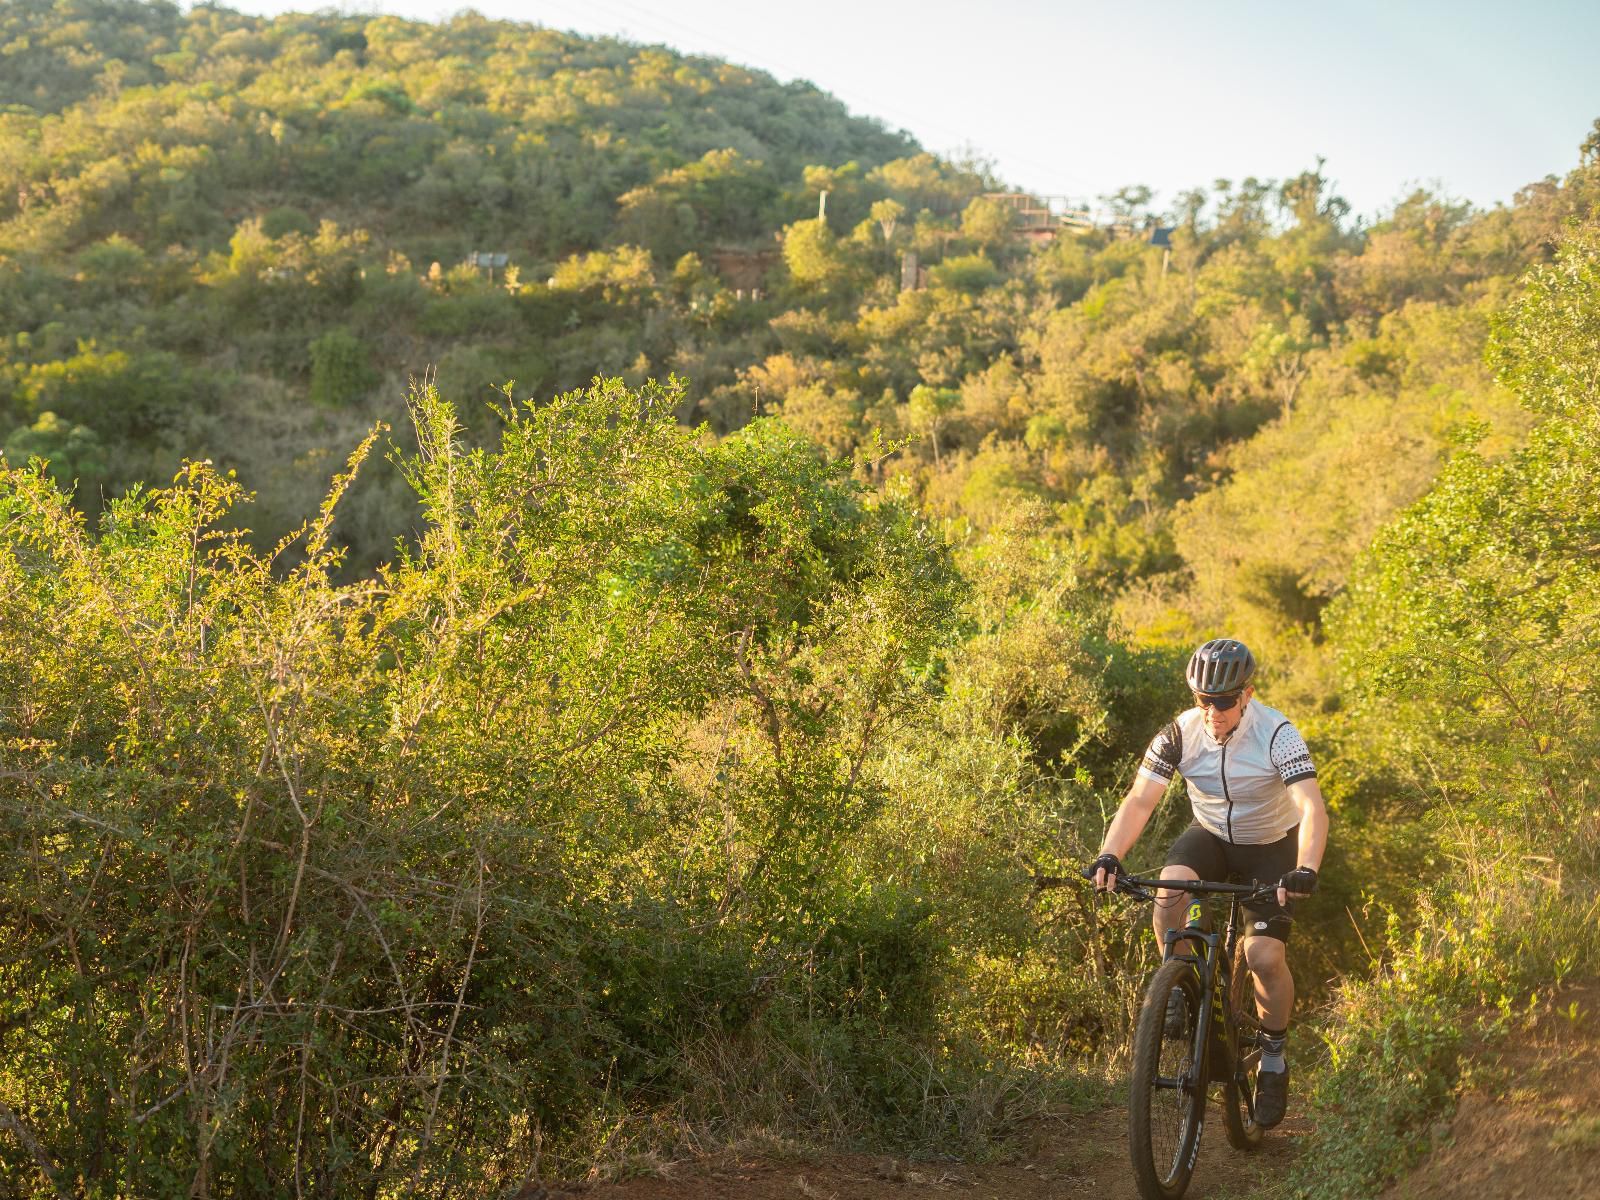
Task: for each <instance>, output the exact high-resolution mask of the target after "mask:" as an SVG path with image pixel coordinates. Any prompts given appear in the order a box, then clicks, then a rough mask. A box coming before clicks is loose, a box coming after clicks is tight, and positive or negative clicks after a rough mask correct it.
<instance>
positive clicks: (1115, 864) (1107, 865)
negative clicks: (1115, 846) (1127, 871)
mask: <svg viewBox="0 0 1600 1200" xmlns="http://www.w3.org/2000/svg"><path fill="white" fill-rule="evenodd" d="M1102 868H1103V869H1104V870H1105V873H1106V875H1107V877H1108V878H1109V880H1110V881H1111V882H1113V883H1115V881H1116V877H1117V876H1118V875H1121V874H1122V873H1123V871H1122V860H1121V859H1120V858H1118V857H1117V856H1116V855H1115V854H1102V855H1101V856H1100V857H1099V858H1097V859H1095V860H1094V861H1093V862H1092V863H1090V864H1089V865H1088V866H1087V867H1085V868H1084V869H1083V877H1084V878H1085V879H1093V878H1094V873H1095V872H1096V871H1099V870H1101V869H1102Z"/></svg>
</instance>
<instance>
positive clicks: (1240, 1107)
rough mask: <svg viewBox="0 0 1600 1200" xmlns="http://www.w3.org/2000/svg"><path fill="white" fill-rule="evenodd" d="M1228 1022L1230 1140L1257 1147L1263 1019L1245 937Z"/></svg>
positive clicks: (1225, 1101)
mask: <svg viewBox="0 0 1600 1200" xmlns="http://www.w3.org/2000/svg"><path fill="white" fill-rule="evenodd" d="M1228 1024H1229V1027H1230V1028H1231V1029H1232V1031H1233V1062H1232V1063H1231V1064H1230V1067H1231V1070H1230V1071H1229V1073H1228V1080H1227V1083H1226V1084H1225V1085H1224V1087H1223V1090H1222V1113H1223V1118H1224V1120H1223V1124H1224V1125H1225V1126H1226V1127H1227V1130H1228V1142H1229V1144H1231V1145H1232V1146H1233V1148H1234V1149H1235V1150H1254V1149H1255V1148H1256V1147H1257V1146H1259V1145H1261V1136H1262V1129H1261V1126H1260V1125H1258V1124H1257V1123H1256V1076H1257V1074H1258V1073H1259V1071H1260V1068H1261V1045H1260V1042H1259V1041H1258V1040H1257V1036H1258V1035H1259V1033H1260V1031H1261V1021H1260V1018H1259V1017H1257V1015H1256V981H1255V976H1254V975H1252V974H1251V973H1250V964H1249V963H1248V962H1246V961H1245V957H1244V939H1243V938H1240V939H1239V943H1238V945H1237V947H1236V948H1235V950H1234V954H1233V976H1232V978H1231V979H1230V980H1229V984H1228Z"/></svg>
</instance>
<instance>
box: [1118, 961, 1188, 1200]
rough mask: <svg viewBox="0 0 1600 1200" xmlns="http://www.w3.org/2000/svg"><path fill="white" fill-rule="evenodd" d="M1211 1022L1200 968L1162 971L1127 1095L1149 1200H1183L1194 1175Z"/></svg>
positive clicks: (1138, 1167) (1131, 1138)
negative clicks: (1206, 1029)
mask: <svg viewBox="0 0 1600 1200" xmlns="http://www.w3.org/2000/svg"><path fill="white" fill-rule="evenodd" d="M1173 997H1176V999H1173ZM1169 1006H1170V1008H1171V1012H1170V1017H1171V1019H1170V1020H1169ZM1205 1016H1206V1013H1205V1008H1204V1005H1203V1004H1202V1003H1201V995H1200V977H1199V975H1198V974H1196V972H1195V968H1194V964H1193V963H1190V962H1184V961H1182V960H1181V959H1175V960H1172V961H1169V962H1165V963H1162V964H1161V967H1160V968H1159V969H1158V970H1157V971H1156V973H1155V975H1154V976H1153V977H1152V978H1151V980H1150V987H1149V988H1148V990H1147V991H1146V992H1145V998H1144V1007H1143V1008H1142V1009H1141V1010H1140V1012H1139V1023H1138V1025H1137V1027H1136V1028H1135V1029H1134V1034H1133V1077H1132V1080H1131V1084H1130V1087H1129V1095H1128V1150H1129V1152H1130V1153H1131V1154H1132V1156H1133V1173H1134V1177H1135V1178H1136V1179H1137V1180H1138V1183H1139V1195H1140V1196H1142V1197H1144V1200H1178V1197H1179V1196H1182V1195H1183V1193H1184V1189H1185V1188H1187V1187H1188V1186H1189V1177H1190V1175H1192V1174H1193V1173H1194V1164H1195V1159H1196V1158H1197V1157H1199V1154H1200V1130H1201V1127H1202V1125H1203V1124H1204V1122H1205V1103H1206V1072H1205V1064H1203V1063H1197V1062H1195V1061H1194V1045H1195V1040H1196V1039H1195V1034H1196V1030H1197V1027H1198V1025H1199V1022H1200V1021H1202V1020H1204V1019H1205Z"/></svg>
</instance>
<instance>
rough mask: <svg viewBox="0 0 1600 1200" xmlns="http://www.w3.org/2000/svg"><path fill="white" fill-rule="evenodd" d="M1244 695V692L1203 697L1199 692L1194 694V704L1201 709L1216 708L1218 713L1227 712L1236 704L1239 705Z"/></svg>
mask: <svg viewBox="0 0 1600 1200" xmlns="http://www.w3.org/2000/svg"><path fill="white" fill-rule="evenodd" d="M1242 695H1244V692H1243V691H1237V692H1229V693H1228V694H1227V695H1225V696H1202V695H1201V694H1200V693H1199V692H1196V693H1195V694H1194V702H1195V703H1196V704H1198V705H1199V706H1200V707H1201V708H1214V709H1216V710H1217V711H1218V712H1227V711H1228V710H1229V709H1230V708H1232V707H1233V706H1234V705H1235V704H1237V703H1239V697H1240V696H1242Z"/></svg>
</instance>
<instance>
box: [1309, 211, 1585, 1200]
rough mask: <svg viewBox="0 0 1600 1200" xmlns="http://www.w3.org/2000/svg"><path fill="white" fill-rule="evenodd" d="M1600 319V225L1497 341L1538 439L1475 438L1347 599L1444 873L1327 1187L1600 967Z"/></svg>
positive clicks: (1381, 1003)
mask: <svg viewBox="0 0 1600 1200" xmlns="http://www.w3.org/2000/svg"><path fill="white" fill-rule="evenodd" d="M1597 312H1600V223H1596V222H1594V221H1590V222H1588V223H1585V224H1580V225H1575V226H1574V227H1573V228H1572V229H1571V230H1570V231H1569V232H1568V233H1567V235H1566V236H1565V237H1563V239H1562V242H1561V246H1560V249H1559V251H1558V253H1557V255H1556V257H1555V260H1554V261H1553V262H1552V263H1550V264H1548V265H1545V266H1541V267H1539V268H1537V269H1535V270H1534V271H1532V272H1530V273H1529V275H1528V277H1527V279H1526V281H1525V286H1524V289H1523V292H1522V294H1521V296H1520V297H1518V298H1517V299H1516V300H1515V301H1514V302H1513V303H1512V304H1511V305H1510V306H1509V307H1508V309H1507V311H1506V313H1505V314H1504V317H1503V318H1502V319H1501V321H1500V322H1499V327H1498V329H1497V335H1496V338H1495V340H1494V342H1493V344H1492V346H1491V355H1490V357H1491V359H1492V360H1493V361H1494V362H1495V363H1496V364H1497V365H1498V366H1499V368H1500V372H1501V378H1502V379H1503V380H1504V382H1505V383H1506V384H1507V386H1509V387H1512V388H1515V389H1516V390H1517V392H1518V394H1519V395H1520V397H1521V399H1522V401H1523V403H1524V404H1525V405H1526V407H1527V408H1528V409H1529V410H1530V412H1531V413H1532V414H1534V415H1535V416H1537V417H1538V418H1540V423H1539V424H1538V425H1537V426H1536V427H1535V428H1534V429H1533V430H1532V432H1531V434H1530V435H1529V437H1528V440H1527V444H1526V445H1525V446H1524V447H1523V448H1521V449H1519V450H1517V451H1516V452H1515V453H1513V454H1511V455H1509V456H1507V457H1506V458H1504V459H1502V460H1500V461H1495V462H1491V461H1487V460H1486V459H1485V458H1483V457H1482V456H1481V454H1480V453H1479V452H1478V451H1477V450H1476V449H1474V448H1472V447H1471V446H1465V447H1463V448H1462V449H1461V450H1460V451H1459V452H1458V453H1456V454H1455V455H1454V456H1453V457H1452V459H1451V461H1450V462H1449V463H1448V464H1447V465H1446V467H1445V469H1444V470H1443V471H1442V472H1441V473H1440V475H1439V478H1438V480H1437V481H1436V482H1435V483H1434V485H1433V487H1432V488H1431V489H1430V490H1429V492H1428V493H1427V495H1426V496H1424V497H1423V498H1422V499H1421V500H1419V501H1418V502H1417V503H1416V504H1414V505H1412V506H1411V507H1410V508H1408V509H1406V510H1405V512H1404V513H1402V514H1401V515H1400V516H1399V518H1398V519H1396V520H1394V521H1393V522H1391V523H1390V524H1389V525H1388V526H1387V527H1386V528H1385V529H1384V530H1383V532H1382V534H1381V535H1380V537H1379V538H1378V539H1377V541H1376V543H1375V544H1374V545H1373V546H1372V548H1371V549H1370V550H1369V551H1368V552H1367V553H1366V554H1365V555H1363V556H1362V558H1361V560H1360V562H1359V565H1358V568H1357V570H1356V572H1355V574H1354V576H1353V578H1352V580H1351V583H1350V586H1349V588H1348V589H1347V590H1346V591H1345V592H1344V594H1343V595H1342V596H1341V597H1340V598H1339V600H1338V601H1337V602H1336V605H1335V611H1334V614H1333V619H1332V620H1331V621H1330V635H1331V637H1332V639H1333V641H1334V642H1335V643H1336V644H1337V645H1338V647H1339V652H1340V655H1341V658H1342V660H1343V665H1344V668H1345V672H1346V675H1347V677H1348V679H1349V681H1350V684H1351V686H1350V689H1349V694H1350V695H1351V697H1352V699H1353V700H1354V709H1355V712H1354V714H1353V715H1354V716H1355V717H1356V719H1357V720H1358V721H1359V722H1360V724H1361V727H1362V730H1363V733H1362V736H1361V738H1360V741H1361V744H1362V745H1363V747H1364V749H1365V750H1366V751H1367V753H1368V754H1370V755H1371V760H1372V762H1373V764H1374V765H1378V766H1381V767H1382V768H1384V769H1386V770H1387V771H1389V772H1391V773H1393V774H1395V775H1397V776H1400V777H1401V778H1403V779H1407V780H1408V781H1409V783H1410V789H1408V790H1411V789H1414V790H1413V791H1412V794H1413V795H1417V796H1420V797H1425V798H1426V801H1427V803H1428V811H1427V813H1426V817H1425V826H1426V827H1427V828H1429V829H1431V830H1432V831H1433V833H1434V836H1435V844H1436V847H1437V848H1436V850H1435V852H1434V853H1433V854H1432V855H1430V856H1429V858H1428V860H1427V862H1426V864H1425V872H1426V876H1434V875H1437V876H1440V877H1441V878H1440V879H1439V880H1438V881H1435V880H1433V879H1430V878H1427V877H1426V876H1425V878H1424V879H1423V880H1422V881H1421V883H1422V887H1421V889H1420V891H1419V896H1418V898H1417V899H1416V900H1413V901H1408V902H1407V903H1408V904H1410V903H1416V904H1420V905H1421V906H1422V909H1423V911H1422V918H1423V919H1422V920H1421V921H1420V922H1416V921H1415V914H1405V916H1406V924H1407V925H1412V924H1417V925H1419V926H1420V927H1419V928H1417V930H1416V932H1415V934H1414V935H1412V937H1411V941H1410V944H1409V945H1405V946H1403V949H1402V950H1401V952H1400V954H1399V955H1398V956H1397V958H1396V961H1395V962H1393V963H1391V964H1387V965H1380V964H1374V965H1375V966H1381V969H1380V972H1379V975H1378V978H1376V979H1375V980H1373V981H1371V982H1354V983H1352V984H1350V985H1349V986H1348V987H1347V988H1346V990H1345V997H1344V1004H1343V1006H1342V1007H1341V1009H1340V1010H1339V1019H1338V1021H1337V1022H1336V1023H1335V1024H1334V1027H1333V1029H1332V1031H1331V1044H1332V1046H1333V1048H1334V1051H1335V1053H1334V1061H1333V1064H1332V1069H1331V1070H1330V1071H1329V1072H1328V1073H1327V1075H1326V1076H1325V1077H1324V1078H1323V1080H1322V1081H1321V1084H1320V1087H1319V1093H1318V1100H1319V1102H1320V1107H1321V1121H1320V1127H1319V1132H1320V1136H1321V1139H1322V1141H1323V1143H1324V1148H1323V1149H1322V1151H1321V1153H1320V1154H1319V1155H1318V1157H1317V1158H1316V1159H1315V1164H1316V1165H1315V1169H1314V1172H1306V1173H1305V1174H1304V1182H1305V1184H1306V1186H1307V1187H1308V1189H1309V1191H1308V1194H1314V1195H1317V1196H1324V1195H1328V1196H1348V1197H1358V1196H1369V1195H1371V1194H1373V1191H1374V1190H1375V1189H1376V1188H1377V1187H1378V1186H1379V1185H1381V1184H1382V1183H1383V1181H1384V1180H1385V1178H1386V1177H1387V1176H1389V1175H1391V1174H1393V1173H1394V1172H1395V1171H1396V1170H1397V1169H1398V1168H1399V1167H1400V1166H1402V1165H1404V1164H1405V1163H1406V1162H1407V1161H1409V1160H1410V1158H1412V1157H1414V1155H1415V1154H1416V1153H1417V1152H1418V1151H1419V1150H1420V1149H1423V1148H1425V1145H1426V1143H1425V1142H1423V1141H1421V1140H1420V1139H1419V1136H1418V1135H1419V1132H1420V1131H1422V1130H1425V1129H1427V1128H1428V1126H1429V1124H1430V1122H1431V1121H1432V1120H1433V1119H1434V1118H1435V1117H1436V1116H1437V1115H1438V1114H1439V1113H1440V1112H1441V1111H1443V1110H1445V1109H1446V1108H1447V1107H1448V1105H1449V1103H1450V1102H1451V1100H1452V1099H1453V1096H1454V1089H1455V1086H1456V1083H1457V1080H1458V1076H1459V1074H1460V1071H1461V1068H1462V1061H1461V1052H1462V1049H1463V1047H1462V1042H1463V1038H1464V1036H1465V1035H1466V1034H1467V1033H1468V1032H1469V1031H1470V1029H1471V1026H1472V1025H1473V1023H1474V1020H1475V1017H1476V1015H1478V1014H1481V1013H1483V1012H1484V1011H1491V1012H1493V1011H1500V1012H1503V1013H1509V1011H1510V1010H1511V1008H1512V1007H1513V1006H1515V1005H1516V1004H1518V1003H1519V1002H1526V1000H1527V998H1528V997H1529V996H1530V995H1531V996H1533V997H1534V999H1535V1000H1536V999H1537V996H1538V994H1539V993H1540V992H1541V991H1543V992H1545V993H1546V994H1548V993H1549V992H1550V991H1552V990H1553V989H1555V988H1557V987H1559V985H1560V984H1561V982H1562V980H1563V979H1565V978H1566V977H1568V976H1569V975H1574V974H1576V975H1578V976H1579V977H1585V976H1587V975H1589V974H1592V973H1593V972H1594V971H1595V970H1597V969H1600V953H1597V947H1600V942H1597V940H1596V938H1595V936H1594V918H1595V911H1596V910H1595V907H1594V905H1593V903H1592V898H1593V896H1594V894H1595V892H1596V891H1597V890H1600V804H1597V802H1596V798H1595V795H1594V779H1593V771H1594V765H1595V762H1596V759H1597V755H1600V706H1597V700H1600V670H1597V668H1596V663H1597V661H1600V659H1597V654H1596V651H1597V650H1600V646H1597V643H1596V638H1597V637H1600V608H1597V601H1596V594H1597V584H1600V575H1597V571H1596V564H1595V554H1596V547H1597V545H1600V510H1597V508H1596V503H1595V488H1594V482H1595V480H1596V479H1600V338H1597V337H1596V324H1595V322H1596V313H1597ZM1390 903H1391V906H1393V905H1394V902H1393V901H1391V902H1390ZM1399 915H1400V914H1399V913H1396V915H1395V916H1392V917H1391V923H1392V924H1395V925H1396V926H1398V925H1399V922H1398V920H1397V919H1396V918H1397V917H1398V916H1399ZM1397 940H1399V941H1401V942H1404V940H1405V939H1404V937H1401V938H1399V939H1397ZM1313 1179H1314V1186H1312V1181H1313Z"/></svg>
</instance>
